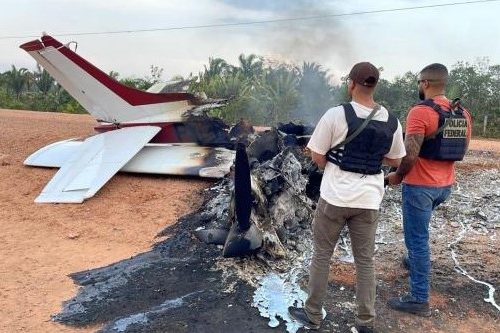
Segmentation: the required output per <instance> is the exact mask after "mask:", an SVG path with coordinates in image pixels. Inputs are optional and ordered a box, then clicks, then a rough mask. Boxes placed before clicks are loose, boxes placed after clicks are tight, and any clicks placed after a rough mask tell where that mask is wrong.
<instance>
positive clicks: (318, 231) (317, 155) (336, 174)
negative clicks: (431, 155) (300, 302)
mask: <svg viewBox="0 0 500 333" xmlns="http://www.w3.org/2000/svg"><path fill="white" fill-rule="evenodd" d="M378 78H379V71H378V69H377V68H376V67H375V66H373V65H372V64H370V63H368V62H362V63H358V64H356V65H354V67H353V68H352V70H351V72H350V73H349V76H348V81H347V89H348V93H349V95H350V96H351V98H352V101H351V102H350V103H346V104H343V105H340V106H336V107H334V108H331V109H329V110H328V111H327V112H326V113H325V114H324V115H323V117H322V118H321V120H320V121H319V122H318V124H317V125H316V128H315V130H314V133H313V135H312V136H311V139H310V141H309V144H308V146H307V147H308V148H309V149H310V150H311V157H312V159H313V161H314V162H315V163H316V164H317V165H318V167H319V168H321V169H324V174H323V180H322V181H321V188H320V194H321V195H320V199H319V202H318V205H317V208H316V212H315V215H314V220H313V222H312V228H313V242H314V254H313V258H312V261H311V267H310V274H309V286H308V289H309V296H308V299H307V301H306V303H305V307H304V308H297V307H290V308H289V312H290V315H291V316H292V317H293V318H295V319H296V320H298V321H299V322H300V323H302V324H303V325H304V326H305V327H306V328H309V329H318V328H319V327H320V326H321V321H322V319H323V318H322V306H323V300H324V297H325V295H326V289H327V285H328V273H329V270H330V259H331V256H332V254H333V251H334V249H335V245H336V243H337V240H338V238H339V236H340V232H341V231H342V229H343V228H344V226H345V225H347V227H348V230H349V234H350V237H351V243H352V251H353V255H354V262H355V264H356V302H357V306H358V314H357V317H356V327H357V329H358V332H360V333H369V332H374V328H373V327H374V319H375V272H374V263H373V255H374V249H375V232H376V229H377V217H378V210H379V208H380V203H381V202H382V198H383V196H384V174H383V172H382V170H381V165H382V163H383V164H386V165H389V166H393V167H397V166H398V165H399V163H400V162H401V159H402V158H403V157H404V156H405V154H406V152H405V147H404V142H403V134H402V129H401V124H400V123H399V120H397V118H396V117H395V116H394V115H393V114H391V113H389V112H388V111H387V110H386V109H385V108H384V107H382V106H380V105H378V104H377V103H375V101H374V99H373V94H374V92H375V86H376V85H377V82H378Z"/></svg>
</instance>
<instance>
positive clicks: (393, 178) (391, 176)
mask: <svg viewBox="0 0 500 333" xmlns="http://www.w3.org/2000/svg"><path fill="white" fill-rule="evenodd" d="M384 181H385V183H387V184H389V185H392V186H395V185H399V184H401V182H402V181H403V176H401V175H399V174H397V173H396V172H389V173H388V174H387V176H385V179H384Z"/></svg>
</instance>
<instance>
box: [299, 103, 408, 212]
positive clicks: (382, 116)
mask: <svg viewBox="0 0 500 333" xmlns="http://www.w3.org/2000/svg"><path fill="white" fill-rule="evenodd" d="M351 105H352V106H353V108H354V111H355V112H356V115H357V116H358V118H363V119H365V118H367V117H368V115H369V114H370V113H371V111H372V109H371V108H368V107H366V106H363V105H361V104H358V103H356V102H351ZM388 118H389V113H388V111H387V109H386V108H384V107H381V108H380V110H378V111H377V113H376V114H375V116H374V117H373V118H372V119H374V120H379V121H387V119H388ZM347 131H348V127H347V121H346V118H345V113H344V108H343V107H342V106H336V107H334V108H331V109H329V110H328V111H327V112H326V113H325V114H324V115H323V117H322V118H321V119H320V121H319V122H318V124H317V125H316V128H315V129H314V133H313V134H312V136H311V139H310V140H309V143H308V145H307V147H308V148H309V149H310V150H312V151H314V152H315V153H318V154H321V155H326V153H327V152H328V150H330V148H333V147H334V146H335V145H336V144H338V143H340V142H342V141H343V140H344V139H345V138H346V136H347ZM405 155H406V150H405V146H404V141H403V130H402V128H401V124H400V123H399V120H398V128H397V130H396V132H394V136H393V139H392V146H391V149H390V151H389V152H388V153H387V154H386V155H385V157H387V158H391V159H397V158H402V157H404V156H405ZM320 192H321V197H322V198H323V199H324V200H326V201H327V202H328V203H330V204H332V205H335V206H339V207H350V208H364V209H376V210H378V209H379V208H380V203H381V202H382V198H383V196H384V175H383V173H382V172H381V173H379V174H376V175H362V174H359V173H355V172H349V171H344V170H341V169H340V168H339V166H338V165H336V164H333V163H331V162H327V163H326V167H325V171H324V174H323V180H322V181H321V188H320Z"/></svg>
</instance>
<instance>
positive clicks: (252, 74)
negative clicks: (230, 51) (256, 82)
mask: <svg viewBox="0 0 500 333" xmlns="http://www.w3.org/2000/svg"><path fill="white" fill-rule="evenodd" d="M238 60H239V62H240V68H239V71H240V72H241V73H242V74H243V76H244V77H245V78H246V79H254V78H256V77H259V76H260V75H261V74H262V73H263V71H264V68H263V62H262V57H258V56H257V55H255V54H250V55H249V56H248V57H245V55H244V54H243V53H242V54H240V55H239V57H238Z"/></svg>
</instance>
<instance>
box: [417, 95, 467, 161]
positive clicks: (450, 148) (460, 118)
mask: <svg viewBox="0 0 500 333" xmlns="http://www.w3.org/2000/svg"><path fill="white" fill-rule="evenodd" d="M418 105H425V106H428V107H431V108H432V109H433V110H434V111H436V112H437V113H438V114H439V122H438V130H437V132H435V133H433V134H431V135H430V136H428V137H426V138H425V139H424V142H423V144H422V148H421V149H420V153H419V155H418V156H420V157H422V158H426V159H429V160H439V161H461V160H462V159H463V158H464V155H465V150H466V148H467V118H466V117H465V114H464V109H463V108H462V107H461V106H460V104H458V103H457V104H456V106H455V107H452V108H450V109H449V110H448V111H445V110H443V109H442V107H441V106H440V105H438V104H436V103H434V101H433V100H432V99H426V100H425V101H423V102H421V103H419V104H418Z"/></svg>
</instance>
